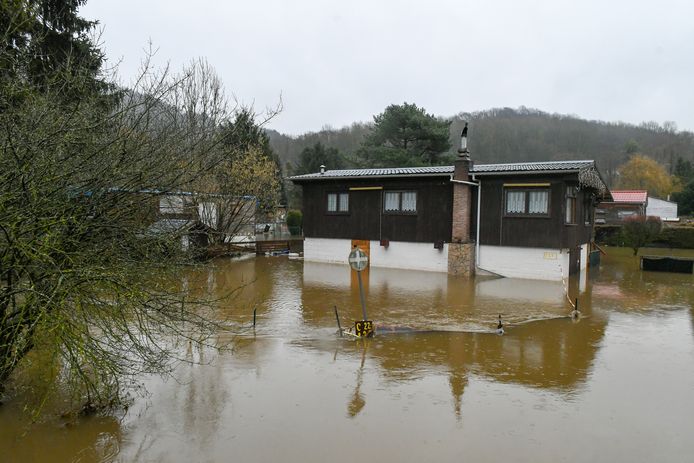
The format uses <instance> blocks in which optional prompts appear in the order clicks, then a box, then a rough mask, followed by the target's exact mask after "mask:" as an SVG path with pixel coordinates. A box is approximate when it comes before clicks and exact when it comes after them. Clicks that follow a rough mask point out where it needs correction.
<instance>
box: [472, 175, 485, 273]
mask: <svg viewBox="0 0 694 463" xmlns="http://www.w3.org/2000/svg"><path fill="white" fill-rule="evenodd" d="M472 179H473V180H475V174H474V173H473V174H472ZM481 210H482V180H477V223H476V224H475V226H476V229H477V231H476V232H475V266H476V267H477V268H479V267H480V215H481ZM483 270H484V269H483Z"/></svg>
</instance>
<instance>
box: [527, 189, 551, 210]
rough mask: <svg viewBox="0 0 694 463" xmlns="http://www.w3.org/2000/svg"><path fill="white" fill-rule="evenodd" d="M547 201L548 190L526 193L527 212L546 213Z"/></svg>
mask: <svg viewBox="0 0 694 463" xmlns="http://www.w3.org/2000/svg"><path fill="white" fill-rule="evenodd" d="M548 202H549V191H547V190H537V191H530V192H529V195H528V213H530V214H546V213H547V206H548Z"/></svg>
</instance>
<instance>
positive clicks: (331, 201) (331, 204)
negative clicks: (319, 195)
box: [328, 193, 337, 212]
mask: <svg viewBox="0 0 694 463" xmlns="http://www.w3.org/2000/svg"><path fill="white" fill-rule="evenodd" d="M335 211H337V194H335V193H330V194H328V212H335Z"/></svg>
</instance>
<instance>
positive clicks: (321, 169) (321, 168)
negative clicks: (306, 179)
mask: <svg viewBox="0 0 694 463" xmlns="http://www.w3.org/2000/svg"><path fill="white" fill-rule="evenodd" d="M324 173H325V165H324V164H321V165H320V174H321V175H323V174H324Z"/></svg>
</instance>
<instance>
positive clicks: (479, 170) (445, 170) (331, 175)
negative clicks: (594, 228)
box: [289, 160, 595, 181]
mask: <svg viewBox="0 0 694 463" xmlns="http://www.w3.org/2000/svg"><path fill="white" fill-rule="evenodd" d="M594 165H595V161H590V160H585V161H545V162H514V163H509V164H473V166H472V173H475V174H495V173H516V172H519V173H523V172H527V173H539V172H552V171H578V170H581V169H585V168H590V167H593V166H594ZM453 169H454V166H432V167H393V168H383V169H342V170H326V171H325V172H324V173H322V174H321V173H320V172H317V173H313V174H304V175H295V176H293V177H289V180H293V181H302V180H319V179H338V178H373V177H432V176H450V175H451V174H453Z"/></svg>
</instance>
